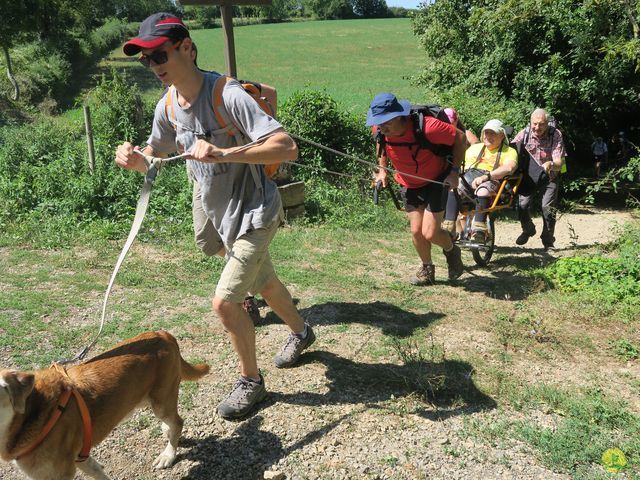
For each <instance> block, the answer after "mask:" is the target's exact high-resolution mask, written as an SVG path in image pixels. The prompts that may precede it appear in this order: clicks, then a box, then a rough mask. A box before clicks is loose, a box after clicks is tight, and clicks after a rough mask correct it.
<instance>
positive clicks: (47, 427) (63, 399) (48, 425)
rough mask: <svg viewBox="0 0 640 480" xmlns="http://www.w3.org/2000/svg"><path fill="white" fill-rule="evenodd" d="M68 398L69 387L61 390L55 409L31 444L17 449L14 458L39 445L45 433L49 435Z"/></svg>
mask: <svg viewBox="0 0 640 480" xmlns="http://www.w3.org/2000/svg"><path fill="white" fill-rule="evenodd" d="M69 398H71V390H70V389H69V390H65V391H64V392H62V395H61V396H60V399H59V400H58V405H57V406H56V408H55V410H54V411H53V414H52V415H51V417H50V418H49V421H48V422H47V423H46V424H45V425H44V427H42V431H41V432H40V434H39V435H38V436H37V437H36V439H35V440H34V441H33V443H32V444H31V445H27V446H26V447H24V448H23V449H22V450H20V451H18V452H17V454H15V455H16V460H17V459H19V458H20V457H24V456H25V455H28V454H29V453H31V452H33V451H34V450H35V449H36V447H37V446H38V445H40V444H41V443H42V442H43V440H44V439H45V438H47V435H49V432H51V430H52V429H53V427H54V426H55V424H56V423H57V422H58V419H59V418H60V415H62V412H64V410H65V408H66V407H67V403H68V402H69Z"/></svg>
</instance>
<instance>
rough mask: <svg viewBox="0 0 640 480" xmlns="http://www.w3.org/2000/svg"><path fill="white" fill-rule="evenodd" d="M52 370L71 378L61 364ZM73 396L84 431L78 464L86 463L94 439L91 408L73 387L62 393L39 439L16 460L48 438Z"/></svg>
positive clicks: (18, 455) (55, 365)
mask: <svg viewBox="0 0 640 480" xmlns="http://www.w3.org/2000/svg"><path fill="white" fill-rule="evenodd" d="M51 368H53V369H55V370H56V371H58V372H60V373H62V374H64V375H65V376H66V377H69V374H68V373H67V370H66V369H65V368H63V367H61V366H60V364H58V363H54V364H52V365H51ZM71 394H73V396H74V397H75V399H76V403H77V404H78V410H80V416H81V417H82V430H83V434H82V450H80V453H79V454H78V458H77V460H76V462H84V461H85V460H86V459H87V458H89V452H90V451H91V439H92V437H93V425H92V424H91V414H90V413H89V408H87V404H86V403H85V401H84V399H83V398H82V395H80V393H78V390H76V389H75V388H73V387H71V388H67V389H66V390H65V391H64V392H62V395H61V396H60V398H59V400H58V405H57V406H56V409H55V410H54V411H53V414H52V415H51V417H50V418H49V421H48V422H47V423H46V424H45V426H44V427H43V428H42V431H41V432H40V434H39V435H38V437H37V438H36V439H35V440H34V441H33V443H32V444H31V445H28V446H27V447H25V448H23V449H21V450H20V451H18V453H17V455H16V460H17V459H19V458H20V457H24V456H25V455H27V454H29V453H31V452H33V451H34V450H35V449H36V447H37V446H38V445H40V444H41V443H42V442H43V441H44V439H45V438H47V435H49V432H51V430H52V429H53V427H54V426H55V424H56V423H57V422H58V419H59V418H60V416H61V415H62V414H63V413H64V411H65V409H66V408H67V403H69V399H70V398H71Z"/></svg>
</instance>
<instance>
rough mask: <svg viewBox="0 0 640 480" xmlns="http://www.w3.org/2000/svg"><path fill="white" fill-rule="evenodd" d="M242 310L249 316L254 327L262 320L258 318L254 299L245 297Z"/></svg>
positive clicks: (258, 311)
mask: <svg viewBox="0 0 640 480" xmlns="http://www.w3.org/2000/svg"><path fill="white" fill-rule="evenodd" d="M242 308H243V310H244V311H245V312H247V313H248V314H249V318H250V319H251V321H252V322H253V324H254V325H257V324H259V323H260V320H262V318H261V317H260V309H259V308H258V301H257V300H256V297H246V298H245V299H244V302H243V303H242Z"/></svg>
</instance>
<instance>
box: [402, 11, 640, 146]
mask: <svg viewBox="0 0 640 480" xmlns="http://www.w3.org/2000/svg"><path fill="white" fill-rule="evenodd" d="M625 4H628V5H631V6H632V8H631V10H632V11H633V12H635V17H634V18H636V19H637V17H638V2H637V1H635V2H631V0H628V1H627V0H624V1H619V0H585V1H581V2H578V1H576V0H506V1H505V0H438V1H436V2H434V3H429V4H426V3H425V4H424V5H423V8H422V10H420V11H419V12H418V13H417V14H416V15H415V16H414V21H413V28H414V32H415V33H416V34H417V36H418V37H419V39H420V41H421V44H422V46H423V48H424V49H425V51H426V52H427V62H426V64H425V67H424V70H423V72H422V74H421V75H420V78H419V80H418V81H419V83H421V84H422V85H424V86H425V87H427V88H428V89H430V90H431V91H435V92H441V93H442V92H453V91H456V92H458V97H459V98H462V95H460V94H461V92H464V95H466V96H467V97H468V96H474V97H477V98H482V99H484V103H485V104H486V105H487V109H488V110H490V108H491V105H492V103H495V104H499V103H502V102H504V101H506V102H507V103H509V104H511V105H513V106H515V110H517V111H519V112H520V113H519V116H518V118H505V119H504V120H505V121H507V122H514V123H518V124H520V125H522V124H523V123H524V122H525V121H526V120H527V117H528V113H530V110H529V109H530V108H533V107H534V106H543V107H545V108H547V109H549V110H550V111H551V112H552V113H553V114H554V115H555V116H556V117H557V118H558V120H559V121H560V123H561V125H562V128H563V130H564V131H565V132H567V133H568V136H569V137H573V138H574V139H576V140H578V139H587V140H588V141H590V139H591V136H592V134H595V133H598V134H600V135H602V131H603V130H605V131H613V130H617V129H625V130H626V128H627V127H628V126H629V125H634V124H637V123H638V121H637V119H638V118H640V78H639V77H638V75H637V72H636V69H637V68H638V65H639V59H640V55H639V53H640V49H639V48H638V45H639V44H638V40H637V39H636V38H634V27H633V22H631V23H630V22H629V14H628V9H627V8H626V5H625ZM487 113H488V112H487Z"/></svg>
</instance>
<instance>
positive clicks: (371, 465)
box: [0, 210, 633, 480]
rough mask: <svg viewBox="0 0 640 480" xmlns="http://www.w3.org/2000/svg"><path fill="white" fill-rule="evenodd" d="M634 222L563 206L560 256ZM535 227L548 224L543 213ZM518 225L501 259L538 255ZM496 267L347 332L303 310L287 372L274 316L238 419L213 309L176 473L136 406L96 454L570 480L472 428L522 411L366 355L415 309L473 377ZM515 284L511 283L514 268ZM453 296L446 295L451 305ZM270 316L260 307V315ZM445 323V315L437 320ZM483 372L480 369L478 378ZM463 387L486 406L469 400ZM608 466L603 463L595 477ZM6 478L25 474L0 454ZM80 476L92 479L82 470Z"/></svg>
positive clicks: (323, 314)
mask: <svg viewBox="0 0 640 480" xmlns="http://www.w3.org/2000/svg"><path fill="white" fill-rule="evenodd" d="M632 218H633V217H632V215H631V213H629V212H619V211H618V212H616V211H608V210H588V211H587V210H584V211H580V212H578V213H572V214H563V215H562V216H561V218H560V219H559V220H558V224H557V231H556V239H557V240H556V247H557V248H558V255H570V254H572V253H574V252H575V250H574V248H573V247H575V246H578V247H582V246H590V245H594V244H596V243H603V242H606V241H607V240H610V239H612V238H614V236H615V231H616V230H615V229H616V226H618V225H622V224H623V223H624V222H626V221H629V220H632ZM534 222H535V224H536V228H537V229H538V231H539V232H540V231H541V219H540V218H536V219H534ZM519 233H520V227H519V224H518V223H517V222H507V221H504V220H501V221H500V223H499V224H498V226H497V246H498V250H497V255H501V249H502V253H505V252H506V253H507V255H508V256H509V255H516V256H518V257H519V256H521V255H522V256H525V255H531V254H532V252H540V251H541V249H542V246H541V243H540V240H539V238H538V237H537V236H536V237H534V238H532V239H531V240H530V244H529V245H527V246H526V247H522V248H521V247H515V239H516V237H517V236H518V234H519ZM513 247H515V249H514V250H511V251H507V249H508V248H513ZM554 255H555V254H554ZM404 260H406V259H404ZM509 262H511V260H509ZM496 263H498V262H496ZM441 268H444V267H441ZM503 268H505V267H503ZM511 268H512V267H511ZM496 273H500V267H499V266H497V265H496V268H495V269H493V270H486V269H473V270H472V271H470V272H469V273H465V275H463V277H462V278H461V279H460V280H461V281H460V282H458V283H457V284H455V285H448V284H444V283H440V284H439V285H436V286H435V287H433V288H429V289H426V290H425V294H427V295H438V302H437V305H438V309H439V310H440V313H438V314H437V315H436V314H434V313H433V312H431V313H429V312H427V313H425V312H405V311H404V310H401V309H398V308H396V307H395V306H387V307H386V310H384V304H382V303H378V302H373V303H353V304H348V303H344V304H341V307H339V308H342V309H345V310H346V309H347V308H348V307H349V306H350V308H351V309H352V310H353V312H348V311H347V312H346V315H350V314H353V315H354V316H358V315H360V316H363V315H364V313H366V314H367V318H368V321H367V323H366V324H362V325H352V326H351V327H350V328H349V329H348V330H345V329H341V328H338V327H340V325H337V324H336V316H337V315H336V312H335V311H333V310H332V308H334V307H333V306H332V304H331V303H328V304H321V305H305V306H303V308H302V310H301V312H302V314H303V316H305V318H308V319H309V321H310V322H311V323H313V326H314V330H315V332H316V335H317V338H318V340H317V341H316V343H315V344H314V345H313V347H312V348H311V349H310V352H308V353H305V355H304V356H303V359H301V360H302V361H301V365H300V366H299V367H298V368H292V369H287V370H279V369H276V368H274V367H273V366H272V365H271V363H270V357H271V356H272V355H273V353H274V352H276V351H277V350H278V348H279V347H280V345H281V344H282V341H283V340H284V337H285V335H286V332H284V330H283V327H282V325H281V323H280V322H279V321H278V320H277V319H274V318H273V316H269V317H268V318H267V319H266V320H264V324H263V325H261V326H260V328H259V329H258V331H257V347H258V348H257V351H258V352H257V353H258V357H259V359H260V362H261V365H262V367H263V373H264V374H265V379H266V381H267V386H268V389H269V392H270V393H269V397H268V399H267V400H266V401H265V402H264V403H263V404H262V405H261V408H260V409H258V411H257V412H255V413H254V414H253V415H251V416H249V417H248V418H247V419H245V420H243V421H240V422H228V421H225V420H222V419H220V418H219V417H218V416H217V415H216V413H215V408H216V405H217V403H218V402H219V401H220V399H222V398H223V397H224V395H225V394H226V393H227V389H228V387H229V385H231V383H232V382H233V381H234V379H235V374H236V367H237V365H236V360H235V356H234V354H233V353H232V351H231V349H230V347H229V344H228V342H227V341H226V340H222V339H224V338H225V337H224V333H223V331H222V327H221V326H220V324H219V322H217V321H216V319H215V318H213V315H212V314H207V317H208V318H207V322H208V325H209V326H208V327H207V331H206V332H202V331H198V330H197V329H194V330H193V331H191V332H189V335H184V336H183V338H182V339H181V341H180V344H181V349H182V350H183V352H186V354H187V355H188V356H189V357H192V358H193V357H197V358H203V359H207V361H208V362H209V363H210V364H211V367H212V372H211V374H210V375H208V376H207V377H205V378H204V379H203V380H202V381H201V382H200V383H199V386H198V388H193V387H192V388H189V387H187V386H184V387H183V388H184V391H183V398H187V399H188V401H183V403H187V404H188V405H184V404H183V405H182V406H181V411H182V414H183V416H184V418H185V429H184V432H183V438H182V440H181V443H180V448H179V456H178V460H177V463H176V464H175V465H174V466H173V467H172V468H170V469H168V470H166V471H162V472H155V471H153V470H152V468H151V462H152V460H153V459H154V458H155V456H156V455H157V454H158V453H159V452H160V451H161V450H162V448H164V443H165V442H164V440H163V439H162V437H161V433H160V429H159V426H158V422H157V421H156V420H155V419H154V418H152V416H151V414H150V412H149V411H148V410H143V411H138V412H137V413H136V414H134V415H133V417H131V418H130V419H129V420H127V421H126V422H125V423H123V424H122V425H121V426H119V427H118V428H117V429H116V430H115V431H114V432H113V433H112V434H111V435H110V436H109V437H108V438H107V439H106V440H105V441H104V442H103V443H102V444H100V445H99V446H97V447H96V448H95V450H94V455H95V457H96V458H97V459H98V460H99V461H100V462H101V463H103V464H104V465H105V470H106V471H107V472H108V473H109V475H110V476H111V478H114V479H119V480H133V479H152V478H162V479H185V478H186V479H216V480H224V479H227V480H260V479H263V478H267V477H268V476H269V475H270V473H267V474H266V475H265V471H267V472H271V471H274V472H275V473H274V475H275V478H281V479H287V480H294V479H295V480H298V479H299V480H302V479H322V480H324V479H340V480H342V479H371V480H374V479H375V480H386V479H389V480H391V479H396V480H399V479H403V480H414V479H423V478H429V479H442V480H444V479H446V480H450V479H461V480H462V479H465V480H467V479H482V480H490V479H496V480H497V479H518V480H534V479H536V480H537V479H545V480H555V479H563V480H564V479H568V478H569V476H568V475H565V474H562V473H558V472H554V471H552V470H550V469H548V468H546V467H545V466H544V465H543V464H542V462H541V461H540V459H539V457H538V456H537V454H536V452H535V450H534V449H532V448H531V446H530V445H528V444H526V443H524V442H522V441H518V440H517V439H514V438H511V437H510V436H508V435H507V436H506V438H505V439H499V440H497V441H495V442H494V441H491V440H488V441H486V440H482V438H477V437H474V436H470V435H468V430H469V424H473V423H477V424H479V425H485V426H486V425H494V426H495V428H499V427H500V425H504V424H505V422H511V421H517V420H519V419H521V418H523V414H522V413H518V412H515V411H511V410H509V408H508V406H499V405H498V403H497V401H495V400H494V399H491V398H490V397H487V396H486V395H484V394H483V393H482V392H480V391H477V390H476V389H475V386H474V383H473V379H471V380H469V384H468V386H467V387H465V389H464V390H461V398H459V399H458V400H456V402H462V403H461V404H458V403H452V404H451V405H449V406H448V407H444V408H441V409H435V408H432V407H429V406H428V405H425V404H423V403H420V402H416V400H415V398H414V397H412V396H411V395H406V394H405V393H403V391H402V388H400V387H399V386H398V381H399V379H402V376H403V375H405V374H406V373H407V370H406V368H407V366H406V365H401V364H399V363H398V362H397V359H393V358H391V357H389V358H381V357H371V356H369V355H368V354H367V352H366V351H365V350H363V349H362V346H363V345H364V344H366V343H367V341H368V339H369V338H370V337H373V336H380V335H381V334H380V332H379V331H377V329H378V328H380V329H382V330H384V328H386V327H388V326H389V324H391V323H394V322H395V321H396V319H397V316H398V313H402V314H403V315H404V317H402V318H403V322H404V323H406V318H407V317H408V318H410V319H412V321H413V322H414V324H415V325H414V326H415V327H416V328H417V327H420V328H422V327H424V328H427V327H428V328H429V329H430V330H431V331H433V335H434V338H436V339H437V340H438V341H446V348H447V352H448V354H449V355H451V358H449V357H447V359H446V360H444V361H443V362H442V366H444V367H446V368H449V369H463V370H464V371H466V372H468V374H469V378H471V372H472V371H475V370H474V369H475V367H474V365H473V364H472V363H471V362H474V363H476V362H475V361H474V360H469V361H466V360H459V359H458V355H462V358H470V359H471V358H476V359H479V360H478V361H479V362H480V364H482V362H483V361H485V360H486V361H487V362H489V361H490V360H489V359H490V358H491V357H492V356H493V355H494V354H495V349H496V348H499V345H498V346H497V347H496V343H495V342H496V339H495V333H494V332H493V330H494V326H493V325H492V324H491V322H492V319H493V318H495V312H496V311H498V310H499V309H500V308H502V305H503V304H504V302H505V300H504V297H505V295H493V296H487V295H486V292H487V291H488V292H491V291H495V290H496V289H498V288H507V290H508V289H509V288H510V287H509V282H506V283H505V281H504V278H503V277H499V276H495V275H496ZM507 278H509V279H510V282H511V283H514V281H513V277H512V276H511V274H509V276H508V277H507ZM381 281H383V279H381ZM474 282H475V283H474ZM487 282H493V283H492V284H491V287H490V288H487V287H486V285H484V286H483V287H482V288H479V289H478V288H476V287H477V286H478V285H477V284H479V283H483V284H486V283H487ZM505 284H506V285H507V286H506V287H505V286H504V285H505ZM494 287H495V288H494ZM444 295H446V296H447V301H446V302H444V301H442V298H443V296H444ZM471 298H476V299H477V301H479V302H482V305H483V309H484V310H483V315H482V318H480V317H479V318H478V319H474V318H470V317H469V316H468V315H462V314H461V312H462V311H463V310H464V309H466V308H467V306H468V302H469V301H470V299H471ZM500 299H502V300H500ZM265 313H266V312H265V310H264V309H263V312H262V314H263V316H264V315H265ZM376 315H377V316H376ZM440 317H442V321H441V322H436V323H435V324H434V325H429V323H430V322H432V321H433V322H435V321H436V319H439V318H440ZM404 326H405V327H406V325H404ZM216 339H217V340H216ZM0 355H2V351H1V349H0ZM558 355H559V357H558V358H552V359H551V360H549V361H548V362H547V363H545V361H544V360H540V359H538V362H536V365H529V364H527V365H526V369H527V370H530V367H532V366H533V367H535V368H536V369H538V368H539V370H536V372H535V375H536V380H537V381H541V382H544V381H548V380H549V378H547V376H546V375H547V374H548V373H549V372H551V373H552V372H553V371H555V370H556V368H555V367H554V368H549V365H550V364H552V363H553V362H556V363H557V364H558V366H557V369H562V368H568V367H567V365H566V364H565V360H566V359H565V358H564V357H561V356H560V354H558ZM530 358H531V357H522V359H521V360H522V361H526V360H527V359H530ZM576 362H577V360H576ZM484 365H485V367H486V365H487V364H484ZM516 367H517V365H515V366H514V367H513V368H514V369H515V368H516ZM543 367H544V368H543ZM479 370H482V368H480V369H479ZM560 371H561V370H560ZM587 373H588V372H587ZM482 374H483V371H477V372H475V375H477V376H481V375H482ZM466 395H469V396H473V397H474V398H476V399H478V398H479V399H480V400H478V401H477V402H476V403H475V404H474V402H466V397H465V396H466ZM497 400H499V399H497ZM534 414H535V415H528V416H527V417H526V418H523V419H524V420H526V421H528V422H535V423H538V424H540V425H541V426H545V427H549V426H551V427H552V428H555V427H556V426H557V424H558V422H559V421H560V420H559V419H558V418H557V416H554V414H553V413H552V412H551V413H545V412H537V411H536V412H534ZM481 430H482V428H481ZM490 434H491V432H490V431H489V432H488V433H487V435H488V438H489V439H490V438H491V437H490ZM600 471H601V467H599V466H597V465H596V466H594V472H592V473H594V475H595V474H597V473H599V472H600ZM278 473H280V474H282V476H277V474H278ZM0 478H2V479H3V480H17V479H22V478H24V477H23V476H22V475H21V474H19V473H18V472H17V469H15V468H14V467H13V466H11V465H9V464H6V463H4V462H2V463H0ZM76 478H77V479H81V478H85V477H83V476H81V475H80V474H78V475H77V476H76ZM269 478H271V477H269ZM594 478H596V477H595V476H594Z"/></svg>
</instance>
